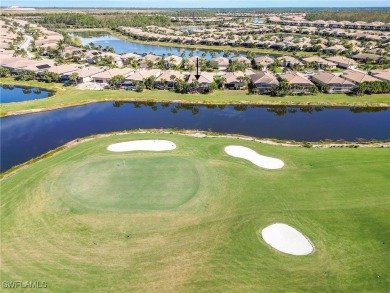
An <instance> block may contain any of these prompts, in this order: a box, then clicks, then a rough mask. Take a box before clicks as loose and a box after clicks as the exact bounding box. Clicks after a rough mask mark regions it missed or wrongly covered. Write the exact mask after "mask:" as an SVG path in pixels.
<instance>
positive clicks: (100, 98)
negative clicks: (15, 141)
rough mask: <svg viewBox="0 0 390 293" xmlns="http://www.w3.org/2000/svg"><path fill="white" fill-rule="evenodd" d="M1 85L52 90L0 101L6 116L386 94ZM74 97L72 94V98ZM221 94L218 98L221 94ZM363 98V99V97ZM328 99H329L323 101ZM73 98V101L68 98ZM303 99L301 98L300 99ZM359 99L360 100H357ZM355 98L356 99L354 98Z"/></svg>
mask: <svg viewBox="0 0 390 293" xmlns="http://www.w3.org/2000/svg"><path fill="white" fill-rule="evenodd" d="M3 84H7V85H15V86H27V87H40V88H41V89H43V90H49V91H52V92H54V94H53V95H52V96H50V97H49V98H43V99H37V100H29V101H23V102H16V103H4V104H0V117H9V116H15V115H23V114H30V113H38V112H46V111H51V110H59V109H64V108H69V107H76V106H82V105H87V104H91V103H99V102H143V103H180V104H186V105H206V106H208V105H215V106H219V105H226V106H227V105H248V106H251V105H253V106H265V107H267V106H268V107H272V106H283V107H328V108H351V107H362V108H388V107H390V95H385V94H383V98H382V97H381V95H366V96H363V97H354V96H348V95H345V94H344V95H343V96H341V97H342V99H347V98H349V99H351V102H349V101H344V100H342V101H341V102H340V101H338V102H337V101H333V100H332V96H333V97H336V96H335V95H337V94H318V95H316V96H286V97H271V96H266V95H248V94H247V92H246V91H243V90H242V91H233V90H231V91H230V90H224V91H221V90H217V91H216V92H214V93H213V94H209V95H203V94H178V93H175V92H170V91H167V90H147V91H144V92H142V93H137V92H133V91H126V90H102V91H92V90H78V89H76V88H74V87H72V86H69V87H64V86H62V85H60V84H54V83H51V84H45V83H41V82H37V81H34V82H30V81H27V82H26V81H15V80H13V79H12V78H0V86H1V85H3ZM74 96H76V97H74ZM221 96H222V97H221ZM375 96H377V97H379V98H380V101H377V102H371V101H370V98H372V97H375ZM364 97H365V98H364ZM327 98H329V100H327ZM72 99H73V100H72ZM302 99H304V100H302ZM359 99H360V101H359ZM356 100H358V101H356Z"/></svg>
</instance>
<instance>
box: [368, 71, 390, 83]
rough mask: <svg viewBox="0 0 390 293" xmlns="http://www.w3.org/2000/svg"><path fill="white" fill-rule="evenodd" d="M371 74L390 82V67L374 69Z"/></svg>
mask: <svg viewBox="0 0 390 293" xmlns="http://www.w3.org/2000/svg"><path fill="white" fill-rule="evenodd" d="M371 75H372V76H374V77H375V78H377V79H379V80H382V81H387V82H390V69H383V70H382V69H376V70H372V71H371Z"/></svg>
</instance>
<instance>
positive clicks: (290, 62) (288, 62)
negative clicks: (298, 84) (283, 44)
mask: <svg viewBox="0 0 390 293" xmlns="http://www.w3.org/2000/svg"><path fill="white" fill-rule="evenodd" d="M277 59H278V60H280V61H282V66H283V67H289V68H291V69H294V68H296V67H297V66H298V67H300V66H302V62H300V61H299V60H298V59H296V58H294V57H291V56H283V57H279V58H277Z"/></svg>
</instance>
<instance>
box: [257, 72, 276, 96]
mask: <svg viewBox="0 0 390 293" xmlns="http://www.w3.org/2000/svg"><path fill="white" fill-rule="evenodd" d="M250 79H251V83H252V84H253V85H254V87H255V91H256V92H258V93H259V94H269V93H270V91H271V89H272V86H277V85H278V84H279V81H278V80H277V78H276V77H275V76H274V75H272V74H271V73H269V72H266V71H263V72H258V73H255V74H253V75H251V76H250Z"/></svg>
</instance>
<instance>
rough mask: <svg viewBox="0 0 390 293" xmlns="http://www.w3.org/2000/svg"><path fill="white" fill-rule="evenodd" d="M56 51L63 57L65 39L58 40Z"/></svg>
mask: <svg viewBox="0 0 390 293" xmlns="http://www.w3.org/2000/svg"><path fill="white" fill-rule="evenodd" d="M56 50H57V52H58V53H61V55H62V54H63V53H64V50H65V40H64V39H61V40H58V42H57V47H56Z"/></svg>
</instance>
